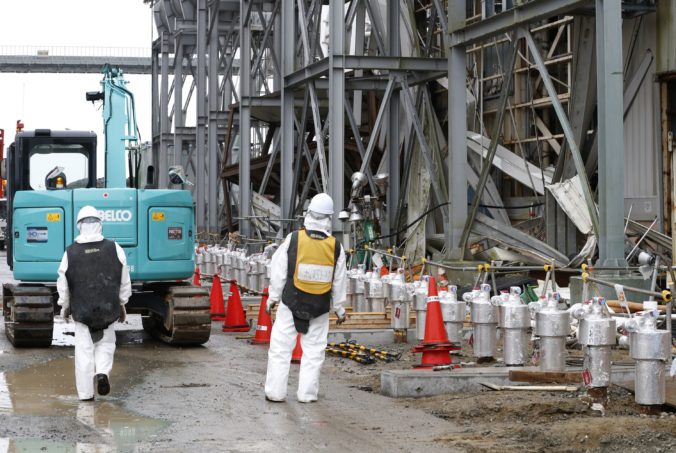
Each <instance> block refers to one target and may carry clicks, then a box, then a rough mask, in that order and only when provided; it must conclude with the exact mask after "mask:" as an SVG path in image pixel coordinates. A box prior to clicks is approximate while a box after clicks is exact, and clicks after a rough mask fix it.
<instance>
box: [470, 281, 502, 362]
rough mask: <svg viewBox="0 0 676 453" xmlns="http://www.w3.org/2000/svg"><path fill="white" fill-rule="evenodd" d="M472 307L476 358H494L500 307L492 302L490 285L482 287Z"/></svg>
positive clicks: (471, 317) (471, 315)
mask: <svg viewBox="0 0 676 453" xmlns="http://www.w3.org/2000/svg"><path fill="white" fill-rule="evenodd" d="M470 307H471V311H470V319H471V321H472V326H473V328H474V332H473V334H472V335H473V343H474V344H473V348H474V356H475V357H476V358H477V359H490V358H493V357H495V355H496V351H497V328H498V307H497V306H495V305H493V303H492V302H491V287H490V285H487V284H485V283H484V284H483V285H481V290H480V291H479V293H478V294H477V295H476V297H474V299H473V300H472V301H471V302H470Z"/></svg>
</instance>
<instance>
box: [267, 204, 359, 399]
mask: <svg viewBox="0 0 676 453" xmlns="http://www.w3.org/2000/svg"><path fill="white" fill-rule="evenodd" d="M304 225H305V229H306V230H313V231H321V232H323V233H326V234H327V235H330V234H331V218H330V217H328V218H326V219H324V220H321V221H317V220H316V219H314V218H313V217H312V216H311V215H309V214H308V215H307V216H305V222H304ZM290 237H291V235H289V236H287V237H286V240H285V241H284V242H283V243H282V245H281V246H279V248H278V249H277V251H276V252H275V254H274V255H273V256H272V261H271V263H270V268H271V275H270V287H269V288H268V293H269V300H272V301H279V300H281V297H282V292H283V290H284V286H285V285H286V277H287V267H288V256H287V251H288V249H289V241H290ZM336 246H338V244H336ZM345 273H346V268H345V253H344V251H343V250H342V248H341V251H340V255H339V256H338V261H337V262H336V267H335V271H334V274H333V284H332V285H333V286H332V289H331V300H332V305H333V311H334V312H336V314H337V315H338V316H343V315H344V314H345V309H344V308H343V305H344V304H345V299H346V286H345ZM328 333H329V314H328V313H326V314H324V315H322V316H319V317H317V318H314V319H311V320H310V328H309V329H308V332H307V333H306V334H301V336H300V343H301V347H302V348H303V357H302V359H301V362H300V373H299V376H298V393H297V398H298V401H300V402H302V403H308V402H311V401H317V393H318V392H319V371H320V370H321V367H322V363H324V349H326V343H327V337H328ZM297 334H298V332H296V327H295V326H294V323H293V315H292V314H291V310H290V309H289V308H288V307H287V306H286V305H285V304H284V301H283V300H282V303H281V304H279V305H278V308H277V315H276V318H275V323H274V324H273V326H272V333H271V335H270V350H269V351H268V372H267V377H266V380H265V396H266V397H267V398H268V399H270V400H273V401H284V400H285V399H286V389H287V381H288V377H289V367H290V363H291V354H292V351H293V348H294V347H295V345H296V336H297Z"/></svg>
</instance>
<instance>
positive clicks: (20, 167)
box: [0, 129, 96, 269]
mask: <svg viewBox="0 0 676 453" xmlns="http://www.w3.org/2000/svg"><path fill="white" fill-rule="evenodd" d="M55 164H58V165H57V166H56V167H55ZM0 168H2V170H4V171H3V172H2V173H3V174H2V177H3V179H6V180H7V186H6V190H7V232H11V231H12V213H13V200H14V196H15V195H16V193H17V192H18V191H37V190H56V189H73V188H78V187H79V188H86V187H89V188H91V187H96V134H95V133H93V132H85V131H51V130H49V129H36V130H35V131H21V132H19V133H18V134H17V135H16V137H15V139H14V143H12V144H11V145H10V146H9V148H8V149H7V157H6V158H5V160H4V161H3V162H2V166H1V167H0ZM66 172H67V174H69V175H71V177H70V178H68V180H67V179H66ZM59 178H61V179H60V180H59ZM8 235H9V233H8ZM12 242H13V241H12V240H11V238H9V237H8V240H7V264H8V265H9V267H10V269H13V262H12V261H13V259H12V258H13V254H12Z"/></svg>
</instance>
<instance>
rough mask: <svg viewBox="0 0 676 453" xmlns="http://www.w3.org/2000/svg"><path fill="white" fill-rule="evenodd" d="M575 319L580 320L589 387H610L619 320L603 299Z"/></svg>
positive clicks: (580, 338) (574, 314)
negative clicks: (611, 313)
mask: <svg viewBox="0 0 676 453" xmlns="http://www.w3.org/2000/svg"><path fill="white" fill-rule="evenodd" d="M584 307H585V308H584V309H583V310H579V311H576V312H575V313H572V314H573V317H575V318H577V319H580V326H579V328H578V335H579V341H580V344H581V345H583V346H584V347H585V348H584V349H585V351H584V368H585V375H586V376H588V379H589V381H588V382H587V386H588V387H608V386H609V385H610V375H611V352H612V351H611V348H612V346H615V343H616V325H615V320H614V319H613V318H612V317H611V316H610V313H609V312H608V309H607V308H606V301H605V299H604V298H602V297H595V298H594V299H593V301H592V303H591V304H586V305H585V306H584Z"/></svg>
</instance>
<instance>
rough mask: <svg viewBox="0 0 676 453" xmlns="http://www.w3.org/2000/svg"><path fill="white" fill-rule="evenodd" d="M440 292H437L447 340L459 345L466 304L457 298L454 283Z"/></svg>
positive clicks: (456, 289)
mask: <svg viewBox="0 0 676 453" xmlns="http://www.w3.org/2000/svg"><path fill="white" fill-rule="evenodd" d="M442 293H445V294H443V295H442ZM442 293H439V303H440V304H441V316H442V317H443V319H444V327H445V328H446V335H447V336H448V341H449V342H451V343H453V344H455V345H459V344H461V343H462V326H463V323H464V322H465V317H466V316H467V304H466V303H465V302H464V301H459V300H458V287H457V286H455V285H450V286H449V287H448V291H442Z"/></svg>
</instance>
